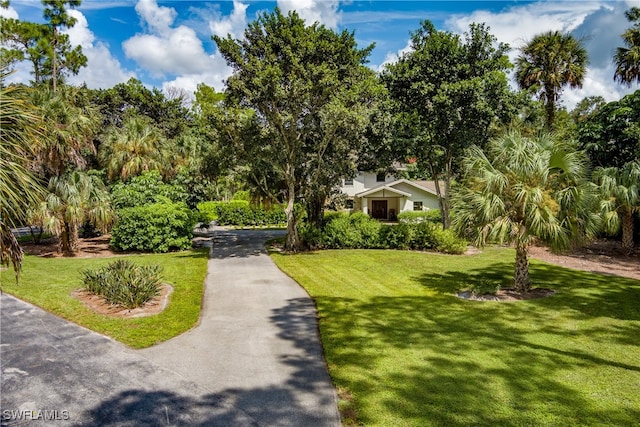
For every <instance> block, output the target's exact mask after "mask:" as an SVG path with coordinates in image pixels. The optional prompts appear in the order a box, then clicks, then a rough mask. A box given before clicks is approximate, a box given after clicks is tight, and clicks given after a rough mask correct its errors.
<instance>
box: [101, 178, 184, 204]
mask: <svg viewBox="0 0 640 427" xmlns="http://www.w3.org/2000/svg"><path fill="white" fill-rule="evenodd" d="M186 197H187V193H186V191H185V190H184V188H183V187H181V186H179V185H170V184H165V183H164V182H162V176H160V172H158V171H156V170H153V171H147V172H144V173H143V174H142V175H140V176H134V177H133V178H131V180H129V181H128V182H126V183H122V182H119V183H117V184H116V185H114V186H113V188H112V189H111V204H112V206H113V207H114V208H116V209H123V208H132V207H136V206H142V205H148V204H151V203H158V202H162V201H167V200H170V201H173V202H180V201H184V200H185V199H186Z"/></svg>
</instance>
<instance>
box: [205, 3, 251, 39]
mask: <svg viewBox="0 0 640 427" xmlns="http://www.w3.org/2000/svg"><path fill="white" fill-rule="evenodd" d="M247 7H248V5H246V4H243V3H240V2H239V1H237V0H234V1H233V12H232V13H231V15H229V16H228V17H224V16H217V17H215V18H213V19H211V20H210V21H209V29H210V30H211V32H212V33H213V34H214V35H216V36H220V37H226V36H227V34H230V35H231V37H233V38H234V39H238V38H240V37H241V36H242V32H243V31H244V29H245V28H246V27H247Z"/></svg>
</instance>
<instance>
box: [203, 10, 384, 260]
mask: <svg viewBox="0 0 640 427" xmlns="http://www.w3.org/2000/svg"><path fill="white" fill-rule="evenodd" d="M214 39H215V41H216V43H217V44H218V48H219V50H220V53H221V54H222V55H223V56H224V58H225V59H226V60H227V63H228V64H229V65H230V66H231V67H232V68H233V70H234V73H233V75H232V76H231V77H229V79H228V80H227V88H226V96H227V102H228V103H229V104H232V105H237V106H240V107H246V108H249V109H251V110H253V111H254V112H255V115H254V117H253V119H255V120H256V122H257V124H258V126H259V129H260V132H258V133H256V134H255V138H252V139H250V140H245V141H244V144H245V146H246V145H250V144H253V145H254V146H255V147H260V148H261V149H259V150H258V149H252V150H245V151H246V152H249V153H252V155H253V156H255V157H254V158H252V159H247V160H248V161H249V163H253V161H254V160H258V161H263V160H265V159H268V161H269V162H270V163H271V164H272V165H273V167H274V169H275V170H276V171H277V173H278V175H279V176H280V177H281V179H282V181H283V184H284V187H285V188H284V192H285V194H286V200H287V203H286V207H285V212H286V216H287V241H286V248H287V249H288V250H297V249H298V248H299V247H300V240H299V238H298V231H297V217H296V214H295V211H294V204H295V203H296V202H297V201H298V200H299V199H300V196H304V197H309V196H311V197H313V196H315V195H317V194H318V193H317V192H314V191H313V190H311V193H313V194H311V195H310V194H309V189H311V188H313V187H312V186H313V185H315V184H314V183H315V182H317V181H318V180H322V181H323V184H326V186H335V185H337V184H338V183H339V182H340V178H341V177H342V176H344V175H345V174H346V172H349V171H350V170H353V169H354V168H355V158H354V157H355V155H356V154H357V149H358V144H359V143H360V142H361V134H362V133H364V130H365V129H366V127H367V126H368V121H369V117H368V114H369V113H368V107H369V106H370V104H371V103H372V102H373V101H372V100H373V99H374V98H375V93H376V92H377V90H378V89H377V83H376V80H375V78H374V77H375V76H374V75H373V74H372V73H371V72H370V71H369V70H367V69H366V66H365V65H364V64H365V62H366V60H367V57H368V56H369V53H370V52H371V49H372V48H373V46H369V47H367V48H365V49H358V48H357V45H356V41H355V37H354V35H353V33H350V32H347V31H344V32H342V33H339V34H338V33H336V32H334V31H332V30H330V29H328V28H326V27H324V26H323V25H319V24H318V23H315V24H312V25H310V26H307V25H305V22H304V21H303V20H302V19H301V18H300V17H299V16H298V14H297V13H296V12H290V13H289V14H288V15H286V16H285V15H283V14H282V12H281V11H280V10H279V9H276V10H275V11H274V12H273V13H265V14H262V15H260V17H259V18H258V19H257V20H256V21H255V22H253V23H251V24H249V26H248V28H247V29H246V30H245V33H244V38H243V39H241V40H234V39H233V38H232V37H231V36H229V37H227V38H221V37H218V36H215V37H214ZM347 120H349V122H347ZM329 171H331V172H333V173H331V174H328V173H327V172H329ZM316 172H317V173H316Z"/></svg>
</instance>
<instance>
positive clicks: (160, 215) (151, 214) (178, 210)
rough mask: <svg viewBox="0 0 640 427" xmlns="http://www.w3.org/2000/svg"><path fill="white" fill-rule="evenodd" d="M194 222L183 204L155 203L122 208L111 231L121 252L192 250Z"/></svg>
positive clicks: (114, 244) (114, 241)
mask: <svg viewBox="0 0 640 427" xmlns="http://www.w3.org/2000/svg"><path fill="white" fill-rule="evenodd" d="M196 222H197V217H196V215H194V214H193V213H192V212H191V210H189V208H187V205H186V204H185V203H171V202H165V203H154V204H150V205H144V206H137V207H132V208H124V209H121V210H119V211H118V220H117V221H116V224H115V226H114V227H113V230H112V232H111V245H112V246H113V247H114V248H115V249H116V250H120V251H142V252H168V251H170V250H182V249H188V248H190V247H191V241H192V239H193V227H194V225H195V224H196Z"/></svg>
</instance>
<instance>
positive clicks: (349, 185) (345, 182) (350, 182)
mask: <svg viewBox="0 0 640 427" xmlns="http://www.w3.org/2000/svg"><path fill="white" fill-rule="evenodd" d="M344 185H345V187H351V186H352V185H353V179H345V180H344Z"/></svg>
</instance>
